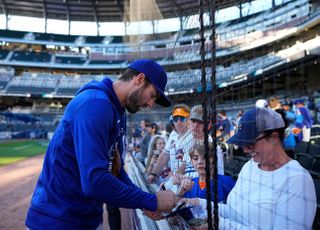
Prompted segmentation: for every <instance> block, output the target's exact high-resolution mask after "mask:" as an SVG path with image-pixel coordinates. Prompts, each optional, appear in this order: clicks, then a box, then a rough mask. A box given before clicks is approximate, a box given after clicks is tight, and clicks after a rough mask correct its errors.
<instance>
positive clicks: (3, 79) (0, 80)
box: [0, 68, 14, 90]
mask: <svg viewBox="0 0 320 230" xmlns="http://www.w3.org/2000/svg"><path fill="white" fill-rule="evenodd" d="M13 75H14V70H13V69H12V68H8V69H7V68H0V90H3V89H4V88H5V87H6V85H7V84H8V82H9V81H10V80H11V78H12V77H13Z"/></svg>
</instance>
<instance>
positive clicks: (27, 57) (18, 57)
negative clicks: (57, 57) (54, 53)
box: [11, 51, 51, 62]
mask: <svg viewBox="0 0 320 230" xmlns="http://www.w3.org/2000/svg"><path fill="white" fill-rule="evenodd" d="M11 61H24V62H50V61H51V55H50V54H49V53H47V52H34V51H15V52H14V54H13V55H12V57H11Z"/></svg>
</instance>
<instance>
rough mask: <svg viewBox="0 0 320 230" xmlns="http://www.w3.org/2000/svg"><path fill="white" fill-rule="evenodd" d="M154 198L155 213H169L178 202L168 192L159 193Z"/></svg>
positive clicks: (170, 192)
mask: <svg viewBox="0 0 320 230" xmlns="http://www.w3.org/2000/svg"><path fill="white" fill-rule="evenodd" d="M156 196H157V202H158V207H157V211H161V212H171V211H172V209H173V208H174V207H175V206H176V204H177V202H178V197H177V196H176V194H175V193H174V192H172V191H170V190H166V191H159V192H157V193H156Z"/></svg>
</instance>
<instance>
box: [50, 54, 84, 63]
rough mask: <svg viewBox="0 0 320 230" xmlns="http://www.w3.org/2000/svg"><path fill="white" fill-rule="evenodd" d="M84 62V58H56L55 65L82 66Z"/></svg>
mask: <svg viewBox="0 0 320 230" xmlns="http://www.w3.org/2000/svg"><path fill="white" fill-rule="evenodd" d="M86 60H87V59H86V57H67V56H56V63H60V64H84V63H85V62H86Z"/></svg>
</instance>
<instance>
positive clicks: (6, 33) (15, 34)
mask: <svg viewBox="0 0 320 230" xmlns="http://www.w3.org/2000/svg"><path fill="white" fill-rule="evenodd" d="M26 33H27V32H23V31H14V30H0V37H1V38H13V39H22V38H23V37H24V36H25V35H26Z"/></svg>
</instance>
